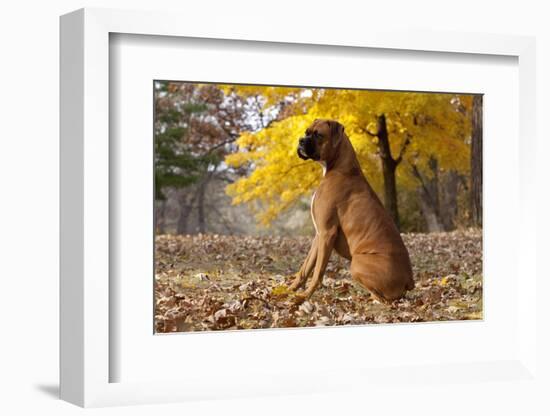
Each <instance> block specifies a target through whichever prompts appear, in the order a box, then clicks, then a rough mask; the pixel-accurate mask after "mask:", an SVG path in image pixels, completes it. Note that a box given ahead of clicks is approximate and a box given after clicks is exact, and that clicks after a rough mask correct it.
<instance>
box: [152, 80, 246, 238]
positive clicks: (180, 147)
mask: <svg viewBox="0 0 550 416" xmlns="http://www.w3.org/2000/svg"><path fill="white" fill-rule="evenodd" d="M247 128H248V127H247V123H246V105H245V103H244V102H243V100H242V99H241V97H239V96H238V95H237V94H235V93H232V92H227V93H225V92H224V91H223V90H222V89H221V88H220V87H219V86H217V85H214V84H194V83H184V82H170V81H160V82H156V83H155V198H156V200H157V202H158V205H159V209H158V210H157V218H158V222H157V224H158V225H159V226H158V228H159V229H160V225H162V224H163V223H164V220H163V218H162V215H163V213H164V206H165V195H164V192H163V190H165V189H167V188H171V189H176V190H179V191H178V192H177V200H178V203H179V206H180V212H179V218H178V220H177V229H176V232H177V233H186V232H187V224H188V219H189V216H190V214H191V212H192V211H193V210H194V209H197V211H198V215H199V229H200V231H201V232H205V231H206V228H207V221H206V215H205V207H204V203H205V193H206V192H207V188H208V185H209V183H210V182H211V180H212V179H213V178H218V179H227V178H226V177H224V174H223V173H221V172H220V171H219V170H218V167H219V166H220V164H221V163H222V161H223V158H224V155H225V154H226V153H227V152H229V151H231V150H232V146H233V142H234V141H235V140H236V139H237V137H238V136H239V134H240V132H242V131H244V130H246V129H247ZM192 185H195V186H192Z"/></svg>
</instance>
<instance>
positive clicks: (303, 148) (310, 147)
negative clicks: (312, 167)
mask: <svg viewBox="0 0 550 416" xmlns="http://www.w3.org/2000/svg"><path fill="white" fill-rule="evenodd" d="M298 157H299V158H300V159H303V160H307V159H313V160H319V155H318V154H317V149H316V146H315V141H314V140H313V137H312V136H304V137H302V138H301V139H300V140H299V141H298Z"/></svg>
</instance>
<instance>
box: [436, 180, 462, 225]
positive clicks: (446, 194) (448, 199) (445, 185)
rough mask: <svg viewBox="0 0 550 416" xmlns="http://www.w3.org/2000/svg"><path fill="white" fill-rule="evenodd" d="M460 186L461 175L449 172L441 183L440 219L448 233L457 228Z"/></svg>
mask: <svg viewBox="0 0 550 416" xmlns="http://www.w3.org/2000/svg"><path fill="white" fill-rule="evenodd" d="M459 184H460V175H459V174H458V172H456V171H454V170H451V171H449V172H448V173H447V174H446V175H445V176H444V177H443V180H442V181H441V185H442V186H441V190H442V192H441V193H440V195H441V198H440V218H441V220H442V222H443V227H445V230H446V231H450V230H454V229H455V228H456V217H457V215H458V201H457V196H458V186H459Z"/></svg>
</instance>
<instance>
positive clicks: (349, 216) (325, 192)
mask: <svg viewBox="0 0 550 416" xmlns="http://www.w3.org/2000/svg"><path fill="white" fill-rule="evenodd" d="M298 156H299V157H300V158H301V159H304V160H307V159H312V160H315V161H317V162H319V163H320V164H321V165H322V167H323V178H322V179H321V183H320V184H319V188H317V191H316V192H315V193H314V194H313V198H312V200H311V216H312V219H313V225H314V226H315V238H314V239H313V243H312V245H311V249H310V250H309V254H308V255H307V257H306V259H305V261H304V263H303V265H302V267H301V268H300V271H298V273H296V275H295V278H294V280H293V282H292V284H291V285H290V287H289V288H290V289H291V290H296V289H298V288H300V287H302V286H304V285H305V284H306V280H307V278H308V277H309V275H310V274H311V273H312V272H313V277H312V278H311V281H310V282H309V285H308V286H307V289H305V291H304V292H302V293H299V294H297V295H296V299H297V301H298V302H300V301H304V300H305V299H308V298H309V297H310V296H311V294H312V293H313V292H314V291H315V289H316V288H317V287H318V286H319V284H320V283H321V279H322V277H323V274H324V273H325V268H326V266H327V263H328V260H329V258H330V254H331V252H332V250H333V249H334V250H336V252H337V253H338V254H339V255H340V256H342V257H344V258H346V259H348V260H351V270H350V271H351V276H352V277H353V279H354V280H355V281H357V282H359V283H360V284H361V285H362V286H363V287H365V288H366V289H368V290H369V292H370V293H371V294H372V296H373V297H374V299H375V300H378V301H379V302H384V303H388V302H391V301H393V300H395V299H398V298H400V297H401V296H402V295H403V294H404V293H405V291H406V290H409V289H412V288H413V287H414V281H413V276H412V269H411V262H410V259H409V253H408V252H407V249H406V247H405V244H404V243H403V240H402V239H401V235H400V234H399V231H398V230H397V227H396V226H395V224H394V223H393V220H392V219H391V217H390V216H389V214H388V213H387V212H386V210H385V208H384V207H383V205H382V203H381V202H380V200H379V199H378V197H377V196H376V194H375V193H374V191H373V190H372V188H371V186H370V185H369V183H368V182H367V180H366V178H365V176H363V173H362V171H361V167H360V165H359V162H358V161H357V157H356V155H355V151H354V150H353V146H352V145H351V142H350V141H349V139H348V137H347V135H346V134H345V133H344V126H342V125H341V124H340V123H338V122H337V121H332V120H315V121H314V122H313V124H312V125H311V126H310V127H309V128H308V129H307V130H306V132H305V136H304V137H302V138H301V139H299V144H298Z"/></svg>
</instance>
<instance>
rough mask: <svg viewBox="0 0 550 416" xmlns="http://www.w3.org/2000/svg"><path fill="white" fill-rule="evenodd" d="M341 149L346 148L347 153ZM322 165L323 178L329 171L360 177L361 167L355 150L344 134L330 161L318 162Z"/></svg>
mask: <svg viewBox="0 0 550 416" xmlns="http://www.w3.org/2000/svg"><path fill="white" fill-rule="evenodd" d="M342 148H347V149H348V151H342ZM319 163H321V164H322V165H323V176H325V175H326V174H327V173H328V172H330V171H336V172H339V173H341V174H343V175H348V176H357V175H362V174H363V173H362V171H361V165H359V161H358V160H357V156H356V155H355V150H354V149H353V146H352V145H351V142H350V141H349V139H348V137H347V136H346V135H345V134H344V136H343V137H342V140H341V141H340V144H339V145H338V148H337V149H336V151H335V152H334V154H333V157H332V158H331V159H330V160H327V161H326V162H325V161H321V162H319Z"/></svg>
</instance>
